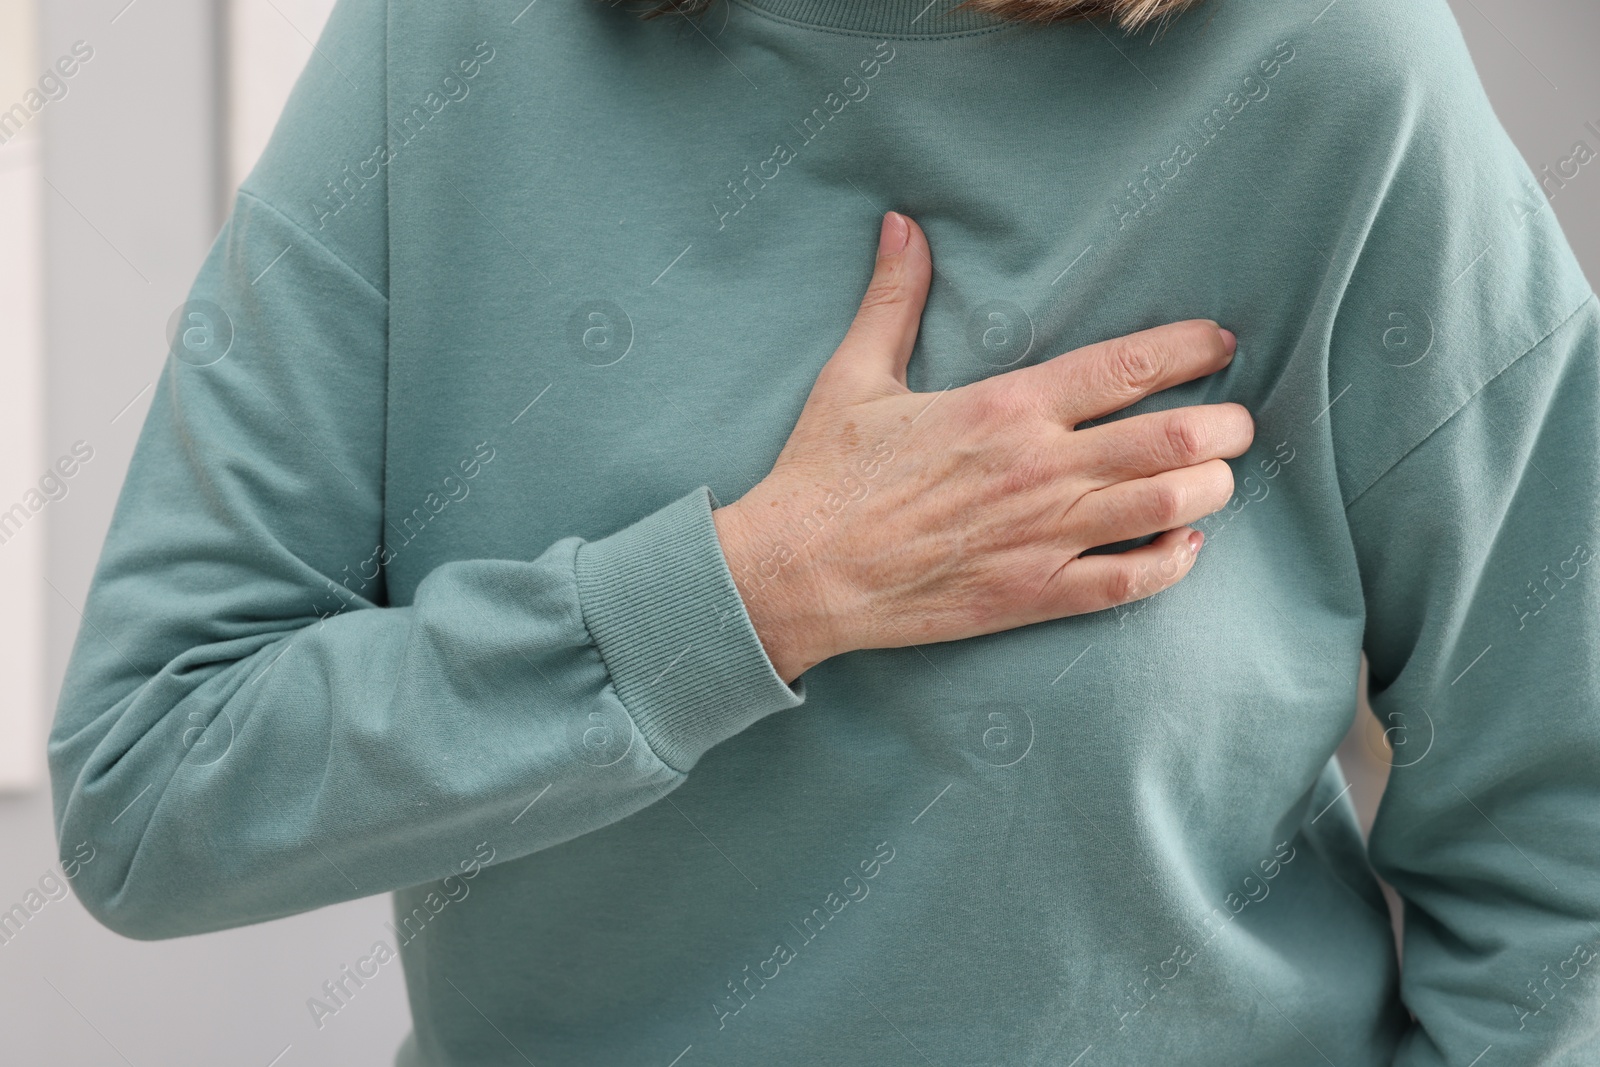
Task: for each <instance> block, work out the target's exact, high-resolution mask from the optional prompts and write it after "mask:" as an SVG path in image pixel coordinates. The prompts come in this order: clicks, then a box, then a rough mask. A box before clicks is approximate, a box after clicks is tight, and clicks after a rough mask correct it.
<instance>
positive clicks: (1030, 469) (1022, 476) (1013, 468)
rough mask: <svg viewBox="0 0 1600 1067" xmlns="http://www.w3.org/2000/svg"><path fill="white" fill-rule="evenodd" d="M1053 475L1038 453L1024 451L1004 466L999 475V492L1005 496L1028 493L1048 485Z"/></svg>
mask: <svg viewBox="0 0 1600 1067" xmlns="http://www.w3.org/2000/svg"><path fill="white" fill-rule="evenodd" d="M1054 473H1055V472H1054V471H1053V470H1052V469H1051V468H1050V465H1049V464H1048V463H1047V462H1045V459H1044V457H1043V456H1041V455H1040V454H1039V453H1038V452H1036V451H1033V450H1025V451H1022V452H1020V453H1018V454H1017V455H1015V456H1013V457H1012V458H1011V460H1010V461H1009V462H1008V463H1007V464H1006V465H1005V468H1004V469H1003V471H1002V473H1001V475H1000V491H1001V492H1002V493H1003V494H1005V495H1006V496H1011V495H1014V494H1020V493H1028V492H1031V491H1033V490H1035V489H1037V488H1039V487H1040V486H1042V485H1046V484H1048V483H1049V482H1050V481H1051V480H1052V479H1053V477H1054Z"/></svg>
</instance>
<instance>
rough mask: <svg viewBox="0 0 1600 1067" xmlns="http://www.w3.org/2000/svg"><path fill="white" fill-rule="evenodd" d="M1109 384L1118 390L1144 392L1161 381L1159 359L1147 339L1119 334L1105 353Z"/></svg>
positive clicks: (1141, 393) (1128, 392)
mask: <svg viewBox="0 0 1600 1067" xmlns="http://www.w3.org/2000/svg"><path fill="white" fill-rule="evenodd" d="M1108 362H1109V374H1110V378H1111V381H1110V385H1111V387H1112V388H1113V389H1114V390H1116V391H1117V392H1118V393H1122V394H1134V395H1141V396H1142V395H1143V394H1145V393H1147V392H1150V391H1151V390H1152V389H1154V388H1155V387H1156V386H1157V385H1158V384H1159V383H1160V380H1161V358H1160V354H1159V353H1158V352H1157V350H1156V349H1155V347H1154V346H1152V345H1151V344H1150V342H1149V341H1148V340H1133V339H1131V338H1127V337H1122V338H1118V339H1117V340H1115V341H1113V342H1111V346H1110V351H1109V352H1108Z"/></svg>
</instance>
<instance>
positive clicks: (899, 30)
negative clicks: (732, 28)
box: [736, 0, 1005, 37]
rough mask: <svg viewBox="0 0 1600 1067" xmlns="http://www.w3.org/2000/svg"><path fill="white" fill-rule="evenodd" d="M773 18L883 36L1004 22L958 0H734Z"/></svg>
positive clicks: (938, 33)
mask: <svg viewBox="0 0 1600 1067" xmlns="http://www.w3.org/2000/svg"><path fill="white" fill-rule="evenodd" d="M736 2H737V3H740V4H743V5H744V6H745V7H751V8H755V9H756V10H757V11H761V12H763V13H765V14H768V15H772V16H773V17H775V18H780V19H785V20H787V21H789V22H795V23H799V24H800V25H802V26H813V27H816V28H817V29H831V30H851V31H855V32H858V33H870V34H879V35H882V36H885V37H938V36H942V35H945V34H952V33H970V32H972V31H973V30H987V29H992V28H994V27H996V26H1002V25H1005V20H1004V19H1000V18H997V17H996V16H994V15H986V14H983V13H981V12H976V11H971V10H966V9H963V10H960V11H956V10H954V8H956V6H957V5H958V3H959V0H736Z"/></svg>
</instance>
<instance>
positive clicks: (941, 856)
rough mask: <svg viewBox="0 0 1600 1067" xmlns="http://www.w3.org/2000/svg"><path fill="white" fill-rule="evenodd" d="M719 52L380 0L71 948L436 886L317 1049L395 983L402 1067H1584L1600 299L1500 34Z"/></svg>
mask: <svg viewBox="0 0 1600 1067" xmlns="http://www.w3.org/2000/svg"><path fill="white" fill-rule="evenodd" d="M667 8H668V10H667V11H666V12H665V13H666V14H668V15H670V16H671V17H667V18H652V19H640V18H638V17H636V15H637V12H636V11H630V10H627V9H625V8H623V7H619V6H617V5H614V4H599V3H578V2H575V0H573V2H566V3H556V2H550V0H547V2H546V3H530V4H527V5H526V6H523V5H522V4H521V3H515V2H514V3H509V4H507V3H498V2H496V3H490V2H487V0H485V2H477V3H465V4H451V5H439V4H421V3H411V2H392V3H382V2H379V0H343V2H341V3H340V4H339V6H338V8H337V9H336V11H335V12H334V14H333V17H332V20H331V22H330V24H329V27H328V29H327V31H326V33H325V35H324V37H323V39H322V41H321V43H320V45H319V47H318V50H317V53H316V55H315V57H314V58H313V59H312V60H311V62H310V65H309V67H308V69H307V70H306V72H305V74H304V76H303V77H302V79H301V81H300V84H299V86H298V87H297V89H296V91H295V93H294V96H293V99H292V100H291V102H290V104H289V106H288V109H287V112H286V114H285V116H284V118H283V120H282V122H281V124H280V127H279V129H278V130H277V132H276V134H275V136H274V138H273V140H272V143H271V146H270V147H269V149H268V150H267V152H266V155H265V156H264V158H263V159H262V161H261V163H260V165H259V166H258V167H257V169H256V170H255V171H254V173H252V174H251V175H250V177H249V179H248V180H247V181H246V182H245V183H244V186H243V188H242V190H241V191H240V193H239V196H238V200H237V203H236V205H235V208H234V212H233V215H232V217H231V219H230V220H229V222H228V224H227V226H226V228H225V229H224V230H223V232H222V234H221V235H220V236H219V238H218V240H217V242H216V245H215V247H214V249H213V251H212V253H211V255H210V257H209V259H208V260H207V262H206V264H205V266H204V268H203V270H202V272H201V274H200V277H199V279H198V281H197V282H196V285H195V288H194V291H193V294H192V299H191V301H190V303H189V304H188V305H186V306H185V308H184V309H183V310H182V313H181V314H180V315H179V316H178V320H179V321H178V322H177V323H175V326H174V331H173V338H174V340H173V348H172V358H171V359H170V360H169V362H168V364H167V366H166V368H165V370H164V373H163V375H162V378H161V382H160V387H159V390H158V392H157V394H156V397H155V400H154V404H153V407H152V409H151V412H150V415H149V418H148V421H147V423H146V425H145V427H144V431H143V435H142V437H141V439H140V441H139V445H138V449H137V452H136V454H135V457H134V460H133V465H132V468H131V470H130V472H129V476H128V481H127V485H126V488H125V489H124V491H123V495H122V498H121V501H120V503H119V506H118V510H117V513H116V516H115V520H114V522H113V524H112V527H111V530H110V534H109V537H108V539H107V542H106V546H105V550H104V556H103V558H102V561H101V564H100V567H99V570H98V572H97V575H96V578H95V582H94V586H93V590H92V594H91V596H90V598H89V604H88V608H87V610H86V612H85V625H84V626H83V629H82V634H81V636H80V639H79V642H78V645H77V647H76V650H75V652H74V656H73V659H72V663H71V667H70V670H69V672H68V676H67V679H66V685H65V689H64V691H63V695H62V699H61V706H60V710H59V713H58V719H57V724H56V727H55V729H54V732H53V735H52V740H51V758H52V761H53V770H54V782H55V789H56V800H57V811H58V819H59V832H60V838H61V843H62V846H63V848H71V847H73V846H74V845H75V844H77V843H78V842H79V841H88V842H92V845H93V847H94V848H95V850H96V852H95V854H96V857H97V858H96V859H95V862H94V863H93V864H92V865H86V866H84V867H83V869H82V871H81V873H80V876H79V878H78V880H77V887H78V890H79V892H80V894H81V896H82V897H83V899H84V902H85V904H86V906H87V907H88V908H89V909H90V910H91V911H92V912H93V913H94V914H95V915H96V916H97V917H98V918H99V919H100V920H101V921H103V922H104V923H106V924H107V925H108V926H110V927H111V928H112V929H114V930H118V931H120V932H122V933H124V934H126V935H128V936H130V937H136V938H160V937H173V936H179V935H185V934H194V933H200V932H204V931H209V930H217V929H221V928H225V927H229V926H237V925H241V924H245V923H254V922H261V921H265V920H269V919H273V918H277V917H280V916H285V915H290V914H293V913H296V912H301V911H305V910H308V909H311V908H316V907H319V906H322V905H326V904H330V903H333V902H336V901H340V900H346V899H349V898H352V897H356V896H359V895H366V894H373V893H380V892H387V891H394V892H395V894H396V896H395V901H396V905H395V921H394V923H393V924H391V925H390V926H388V927H387V928H385V929H383V930H375V931H373V939H372V948H371V951H370V952H369V953H367V954H365V955H363V956H361V957H360V958H358V959H355V960H351V961H348V964H347V966H345V967H343V968H341V970H340V971H339V972H338V973H339V976H338V977H337V978H335V979H333V980H331V981H330V982H329V983H327V984H326V985H325V986H324V987H323V989H321V990H318V991H315V995H314V996H311V997H309V998H307V1000H306V1012H307V1026H308V1028H317V1027H322V1026H326V1025H330V1022H329V1020H330V1018H331V1017H332V1016H335V1015H337V1014H339V1013H340V1012H342V1011H345V1010H348V1009H350V1008H351V1007H353V1006H355V1005H356V1003H357V1001H356V998H357V997H358V996H359V993H360V988H361V986H362V985H363V984H364V983H365V982H368V981H371V980H374V978H375V977H376V975H377V974H378V973H380V971H381V970H382V968H384V967H385V966H386V965H392V961H393V960H395V959H397V958H398V959H399V960H402V961H403V966H404V969H405V974H406V980H407V982H408V986H409V991H410V999H411V1006H412V1011H413V1016H414V1027H415V1028H414V1033H413V1034H412V1035H411V1036H410V1037H409V1038H408V1039H407V1040H406V1042H405V1044H404V1045H403V1046H402V1048H401V1049H400V1050H399V1053H398V1060H397V1062H398V1063H399V1064H401V1065H403V1067H412V1065H423V1064H427V1065H439V1067H443V1065H463V1064H520V1063H540V1064H546V1063H550V1064H569V1065H580V1064H581V1065H594V1067H614V1065H618V1064H651V1063H655V1064H661V1065H663V1067H665V1065H668V1064H678V1065H680V1067H697V1065H702V1064H704V1065H711V1064H724V1065H733V1064H761V1065H774V1067H776V1065H796V1067H798V1065H806V1067H810V1065H815V1064H822V1063H827V1064H853V1065H868V1064H871V1065H877V1064H893V1063H907V1064H910V1063H933V1064H941V1065H946V1067H953V1065H957V1064H959V1065H969V1067H970V1065H975V1064H996V1065H999V1064H1005V1065H1020V1064H1035V1063H1038V1064H1044V1063H1049V1064H1059V1065H1067V1064H1070V1065H1074V1067H1087V1065H1091V1064H1138V1065H1144V1064H1151V1063H1183V1064H1189V1065H1216V1067H1224V1065H1225V1067H1240V1065H1245V1064H1260V1065H1274V1067H1281V1065H1284V1064H1309V1063H1323V1062H1327V1063H1333V1064H1339V1065H1341V1067H1355V1065H1377V1064H1391V1063H1392V1064H1397V1065H1402V1067H1424V1065H1442V1064H1451V1065H1454V1067H1466V1065H1468V1064H1477V1065H1479V1067H1494V1065H1499V1064H1513V1063H1516V1064H1531V1063H1539V1064H1579V1063H1594V1062H1596V1060H1595V1057H1596V1055H1597V1044H1596V1022H1595V1020H1596V1017H1597V1015H1596V1012H1595V1006H1594V1000H1595V994H1594V992H1593V990H1594V989H1595V988H1596V986H1595V985H1594V983H1593V982H1592V981H1590V982H1585V981H1583V978H1584V977H1585V976H1586V974H1587V970H1588V969H1591V967H1592V964H1593V961H1594V958H1595V953H1594V950H1593V949H1594V945H1595V938H1596V935H1597V932H1600V927H1597V926H1596V925H1595V920H1596V919H1597V918H1600V878H1597V877H1596V875H1597V874H1600V857H1597V854H1596V837H1597V835H1596V824H1597V819H1596V814H1595V812H1596V810H1597V808H1596V803H1597V801H1600V780H1597V778H1600V770H1597V768H1600V728H1597V719H1596V696H1597V688H1600V685H1597V674H1600V670H1597V656H1600V625H1597V623H1596V619H1597V617H1600V613H1597V611H1596V609H1597V607H1600V604H1597V593H1596V590H1597V589H1600V583H1597V582H1596V580H1595V578H1594V577H1593V576H1592V575H1591V574H1590V573H1588V572H1589V570H1590V569H1591V568H1588V567H1587V564H1588V562H1590V560H1591V554H1590V549H1589V546H1588V540H1589V539H1590V538H1591V537H1592V536H1593V531H1594V530H1595V528H1596V524H1597V522H1600V508H1597V506H1596V499H1595V494H1594V491H1593V485H1594V483H1595V480H1596V477H1597V476H1600V419H1597V410H1600V403H1597V402H1600V388H1597V381H1596V372H1597V367H1600V362H1597V360H1596V358H1595V357H1596V355H1597V352H1600V312H1597V307H1596V301H1595V298H1594V295H1593V293H1592V291H1591V290H1590V287H1589V286H1588V284H1587V283H1586V281H1585V280H1584V277H1583V274H1582V272H1581V271H1580V270H1579V268H1578V266H1577V264H1576V262H1575V261H1574V259H1573V256H1572V254H1571V252H1570V250H1569V249H1568V246H1567V244H1566V242H1565V240H1564V239H1563V237H1562V234H1561V232H1560V230H1559V228H1558V226H1557V224H1556V223H1555V221H1554V219H1553V217H1552V215H1551V213H1550V211H1549V209H1548V206H1547V203H1546V199H1545V196H1544V195H1543V193H1542V191H1541V188H1540V184H1539V181H1538V179H1536V178H1535V177H1534V175H1533V174H1532V173H1531V172H1530V171H1529V169H1528V168H1527V167H1526V166H1525V165H1524V163H1523V162H1522V160H1521V159H1520V157H1519V156H1518V155H1517V153H1516V151H1515V150H1514V148H1513V147H1512V145H1511V144H1510V142H1509V140H1508V139H1507V137H1506V136H1505V134H1504V132H1503V131H1502V129H1501V127H1500V125H1499V124H1498V122H1497V121H1496V119H1495V117H1494V115H1493V113H1492V111H1491V110H1490V107H1489V105H1488V103H1487V101H1486V100H1485V98H1484V95H1483V92H1482V89H1481V87H1480V86H1479V84H1478V81H1477V79H1476V76H1475V74H1474V72H1473V69H1472V66H1471V63H1470V60H1469V58H1468V56H1467V53H1466V51H1465V48H1464V46H1463V43H1462V41H1461V38H1460V35H1459V32H1458V30H1457V28H1456V26H1455V24H1454V22H1453V20H1452V18H1451V16H1450V13H1449V11H1448V9H1447V7H1446V6H1445V3H1444V0H1414V2H1410V3H1406V4H1393V3H1385V2H1381V0H1335V2H1333V3H1328V2H1327V0H1228V2H1214V3H1210V4H1201V5H1188V4H1185V3H1181V2H1177V0H1089V2H1078V0H1008V2H1002V0H989V2H973V3H969V4H965V5H962V6H959V7H953V6H952V5H950V4H948V3H944V2H942V0H934V2H932V3H929V2H928V0H721V2H717V3H713V4H695V5H682V4H676V5H675V4H669V5H667ZM690 8H693V9H692V10H691V9H690ZM1130 29H1137V30H1138V32H1137V33H1129V32H1127V31H1128V30H1130ZM874 234H875V235H876V240H877V245H876V256H875V257H874V255H873V252H872V242H873V238H874ZM863 291H865V293H866V297H865V299H862V293H863ZM852 315H854V321H853V323H852V322H851V317H852ZM1219 323H1220V324H1222V326H1224V327H1226V329H1223V328H1221V327H1219V325H1218V324H1219ZM847 326H848V330H847V329H846V327H847ZM1235 334H1237V338H1236V337H1235ZM841 337H842V338H843V341H842V343H841V341H840V338H841ZM1200 535H1204V537H1203V539H1204V543H1205V547H1204V548H1203V549H1199V550H1198V552H1197V546H1198V545H1199V543H1200V541H1201V540H1202V538H1201V536H1200ZM1363 650H1365V651H1366V653H1367V656H1368V658H1369V660H1370V664H1371V675H1370V678H1371V694H1372V699H1373V707H1374V709H1375V711H1376V712H1377V713H1378V714H1379V716H1380V717H1381V719H1382V722H1383V726H1384V727H1385V729H1386V736H1387V737H1388V739H1389V750H1390V751H1391V752H1392V756H1391V759H1392V761H1393V764H1394V770H1393V772H1392V775H1391V780H1390V784H1389V787H1388V793H1387V796H1386V798H1385V800H1384V803H1383V808H1382V810H1381V811H1380V813H1379V816H1378V819H1377V824H1376V826H1375V828H1374V829H1373V832H1372V837H1371V842H1370V851H1368V850H1367V849H1365V848H1364V844H1363V841H1362V837H1361V833H1360V829H1359V827H1358V824H1357V821H1356V819H1355V816H1354V812H1353V808H1352V806H1351V805H1350V803H1349V801H1348V800H1347V799H1345V791H1346V789H1347V786H1346V784H1345V781H1344V779H1343V777H1342V775H1341V772H1340V770H1339V767H1338V764H1337V762H1336V761H1335V760H1334V759H1333V755H1334V750H1335V748H1336V746H1337V745H1338V743H1339V741H1340V739H1341V738H1342V737H1343V736H1344V735H1345V733H1346V731H1347V730H1348V729H1349V727H1350V725H1351V723H1352V721H1353V716H1354V715H1355V711H1356V699H1357V693H1356V679H1357V668H1358V661H1359V658H1360V654H1361V652H1362V651H1363ZM1369 856H1370V866H1369ZM1374 869H1375V870H1376V871H1377V872H1378V874H1381V875H1382V876H1383V877H1384V878H1386V879H1387V880H1388V881H1389V882H1390V883H1391V884H1392V885H1393V886H1394V887H1395V888H1396V889H1397V891H1398V892H1399V894H1400V895H1401V897H1402V898H1403V899H1404V901H1405V904H1406V910H1405V924H1404V945H1403V961H1404V965H1403V968H1402V967H1401V965H1400V963H1399V962H1398V961H1397V959H1396V953H1395V950H1394V944H1393V941H1392V938H1391V930H1390V921H1389V917H1388V914H1387V912H1386V909H1385V905H1384V901H1383V898H1382V896H1381V894H1380V892H1379V887H1378V882H1377V880H1376V879H1375V877H1374V874H1373V870H1374ZM286 995H290V994H286ZM292 995H295V996H299V995H302V994H301V992H300V991H296V992H295V993H294V994H292ZM387 1055H388V1053H387V1050H375V1052H374V1059H375V1060H377V1059H379V1058H386V1057H387Z"/></svg>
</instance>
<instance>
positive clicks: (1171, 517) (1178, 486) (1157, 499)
mask: <svg viewBox="0 0 1600 1067" xmlns="http://www.w3.org/2000/svg"><path fill="white" fill-rule="evenodd" d="M1188 502H1189V491H1188V489H1187V487H1185V485H1184V484H1183V483H1182V482H1179V481H1175V480H1170V479H1163V480H1161V481H1157V482H1155V483H1153V484H1152V486H1151V490H1150V518H1151V519H1152V520H1153V521H1154V522H1155V523H1157V524H1158V525H1161V526H1169V525H1176V524H1177V522H1178V520H1179V519H1180V518H1181V517H1182V515H1183V509H1184V506H1185V505H1186V504H1187V503H1188Z"/></svg>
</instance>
